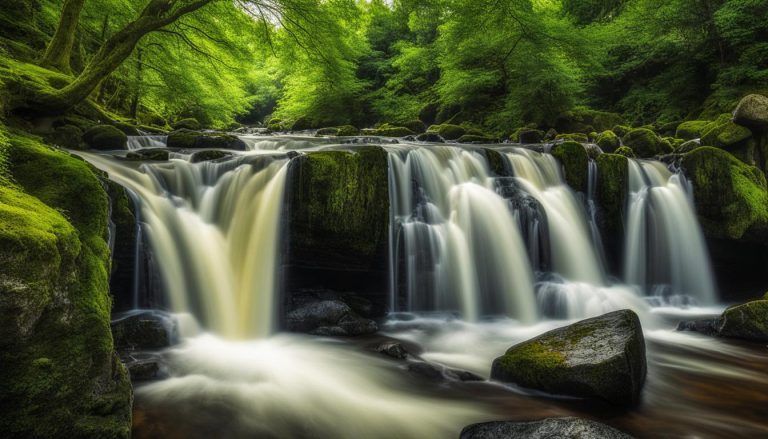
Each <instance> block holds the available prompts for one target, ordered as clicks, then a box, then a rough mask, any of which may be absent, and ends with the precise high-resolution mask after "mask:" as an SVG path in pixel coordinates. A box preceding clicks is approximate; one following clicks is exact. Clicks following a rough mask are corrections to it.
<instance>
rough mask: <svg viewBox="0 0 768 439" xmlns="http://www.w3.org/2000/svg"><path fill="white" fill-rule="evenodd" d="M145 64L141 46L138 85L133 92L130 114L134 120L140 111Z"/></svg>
mask: <svg viewBox="0 0 768 439" xmlns="http://www.w3.org/2000/svg"><path fill="white" fill-rule="evenodd" d="M143 67H144V66H143V65H142V64H141V48H138V49H137V50H136V87H135V91H134V93H133V96H132V97H131V111H130V113H131V114H130V116H131V118H133V119H134V120H135V119H136V114H137V113H138V112H139V100H140V99H141V80H142V74H141V73H142V70H143Z"/></svg>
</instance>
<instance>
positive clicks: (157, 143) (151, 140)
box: [127, 131, 168, 151]
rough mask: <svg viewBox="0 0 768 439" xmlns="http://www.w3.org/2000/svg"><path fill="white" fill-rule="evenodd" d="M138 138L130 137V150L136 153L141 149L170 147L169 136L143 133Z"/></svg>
mask: <svg viewBox="0 0 768 439" xmlns="http://www.w3.org/2000/svg"><path fill="white" fill-rule="evenodd" d="M139 133H140V135H138V136H128V144H127V145H128V150H129V151H134V150H137V149H141V148H165V147H166V145H168V136H166V135H157V134H149V133H145V132H143V131H140V132H139Z"/></svg>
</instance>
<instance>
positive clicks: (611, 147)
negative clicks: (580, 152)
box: [595, 130, 621, 152]
mask: <svg viewBox="0 0 768 439" xmlns="http://www.w3.org/2000/svg"><path fill="white" fill-rule="evenodd" d="M595 143H597V146H599V147H600V149H602V150H603V152H614V151H616V150H617V149H619V147H620V146H621V140H620V139H619V136H617V135H616V133H614V132H613V131H611V130H607V131H603V132H602V133H600V134H598V135H597V138H596V139H595Z"/></svg>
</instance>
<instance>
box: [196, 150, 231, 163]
mask: <svg viewBox="0 0 768 439" xmlns="http://www.w3.org/2000/svg"><path fill="white" fill-rule="evenodd" d="M225 157H232V153H231V152H229V151H220V150H218V149H208V150H205V151H197V152H195V153H194V154H192V156H191V157H190V158H189V161H190V162H192V163H200V162H208V161H211V160H219V159H223V158H225Z"/></svg>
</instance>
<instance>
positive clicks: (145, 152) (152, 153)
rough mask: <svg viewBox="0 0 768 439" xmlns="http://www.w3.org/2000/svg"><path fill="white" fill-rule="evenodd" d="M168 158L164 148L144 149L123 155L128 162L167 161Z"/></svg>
mask: <svg viewBox="0 0 768 439" xmlns="http://www.w3.org/2000/svg"><path fill="white" fill-rule="evenodd" d="M168 157H169V153H168V150H167V149H165V148H144V149H139V150H136V151H132V152H129V153H128V154H126V155H125V158H126V159H128V160H153V161H165V160H168Z"/></svg>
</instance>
